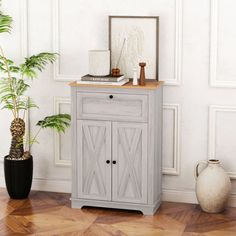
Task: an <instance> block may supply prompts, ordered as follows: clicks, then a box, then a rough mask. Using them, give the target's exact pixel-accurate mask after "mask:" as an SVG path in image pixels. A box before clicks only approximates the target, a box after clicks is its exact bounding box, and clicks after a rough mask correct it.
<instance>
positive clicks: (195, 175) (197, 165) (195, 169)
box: [194, 161, 207, 179]
mask: <svg viewBox="0 0 236 236" xmlns="http://www.w3.org/2000/svg"><path fill="white" fill-rule="evenodd" d="M201 164H205V165H207V161H199V162H197V164H196V165H195V168H194V177H195V179H197V178H198V176H199V174H200V173H199V170H198V167H199V166H200V165H201Z"/></svg>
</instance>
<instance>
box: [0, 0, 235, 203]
mask: <svg viewBox="0 0 236 236" xmlns="http://www.w3.org/2000/svg"><path fill="white" fill-rule="evenodd" d="M3 9H4V11H5V12H7V13H8V14H10V15H12V16H13V17H14V20H15V22H14V29H13V32H12V35H10V36H9V35H5V36H1V38H0V44H1V45H2V46H3V47H4V49H5V50H6V52H7V54H8V55H9V57H12V58H13V59H16V60H17V61H20V58H21V57H22V56H25V55H27V54H28V55H31V54H33V53H38V52H40V51H57V52H59V53H60V55H61V56H60V60H59V61H58V63H57V64H56V65H55V66H54V68H53V67H49V68H48V69H47V70H46V71H44V72H43V73H42V74H41V75H40V76H39V78H38V79H37V80H35V81H34V83H33V84H32V90H31V92H30V95H31V96H32V97H33V99H34V100H35V101H36V102H37V103H38V105H39V106H40V110H33V111H31V112H30V124H31V132H32V133H33V132H34V131H35V126H34V124H35V123H36V122H37V120H38V119H40V118H41V117H44V116H45V115H49V114H52V113H56V112H58V111H60V112H68V111H69V109H70V106H69V102H70V100H69V96H70V90H69V86H68V81H71V80H74V79H75V78H78V77H80V75H83V74H85V73H86V72H87V71H88V63H87V59H88V58H87V51H88V50H89V49H96V48H97V49H98V48H99V49H101V48H107V45H108V15H154V16H156V15H159V16H160V78H161V80H165V81H166V84H165V88H164V105H163V108H164V137H163V141H164V142H163V158H164V159H163V164H164V166H163V173H164V179H163V193H164V194H163V195H164V199H165V200H179V201H186V202H195V201H196V199H195V195H194V185H195V180H194V177H193V169H194V165H195V163H196V162H197V160H203V159H207V158H208V157H211V158H214V157H216V158H219V159H220V160H221V161H222V164H223V166H224V167H225V169H226V170H227V171H228V172H229V173H230V175H231V177H232V181H233V193H235V194H236V182H234V180H233V178H235V177H236V164H235V155H236V146H235V140H236V124H235V123H236V122H235V120H236V93H235V88H236V66H235V61H236V60H235V59H236V58H235V57H236V56H235V55H236V44H235V42H236V29H235V27H233V22H235V20H236V14H235V12H236V11H235V10H236V1H234V0H147V1H146V2H143V1H141V0H126V1H115V0H100V1H97V0H70V1H68V0H67V1H66V0H40V1H39V0H37V1H36V0H28V1H27V0H3ZM0 114H1V115H0V140H1V144H0V154H1V156H4V154H6V152H7V147H6V145H7V142H9V140H7V139H8V138H9V136H8V129H7V128H6V127H7V124H9V117H8V115H7V114H6V113H4V112H2V111H1V113H0ZM69 136H70V131H69V130H68V132H67V133H66V134H65V135H62V136H58V135H54V134H53V132H51V131H44V132H43V133H42V134H41V136H40V140H39V141H40V145H35V146H34V147H33V149H32V153H33V155H34V185H33V188H34V189H41V190H52V191H70V178H71V175H70V167H69V165H70V141H69ZM6 137H7V139H6ZM2 140H4V141H2ZM0 170H1V174H3V173H2V169H0ZM1 176H3V175H1ZM1 183H2V185H4V182H3V181H1ZM234 199H235V198H234V197H233V198H232V202H231V203H232V204H234V203H235V201H234Z"/></svg>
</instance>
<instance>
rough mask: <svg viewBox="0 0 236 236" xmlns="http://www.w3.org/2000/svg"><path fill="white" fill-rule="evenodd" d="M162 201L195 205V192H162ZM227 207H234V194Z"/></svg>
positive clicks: (235, 205)
mask: <svg viewBox="0 0 236 236" xmlns="http://www.w3.org/2000/svg"><path fill="white" fill-rule="evenodd" d="M162 201H168V202H183V203H193V204H197V203H198V202H197V198H196V194H195V191H187V190H169V189H163V190H162ZM228 206H230V207H236V194H231V196H230V198H229V201H228Z"/></svg>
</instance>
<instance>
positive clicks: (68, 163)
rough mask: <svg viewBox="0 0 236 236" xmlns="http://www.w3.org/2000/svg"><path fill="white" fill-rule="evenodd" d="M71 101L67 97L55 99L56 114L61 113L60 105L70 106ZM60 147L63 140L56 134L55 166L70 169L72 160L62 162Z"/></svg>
mask: <svg viewBox="0 0 236 236" xmlns="http://www.w3.org/2000/svg"><path fill="white" fill-rule="evenodd" d="M70 103H71V100H70V98H66V97H55V98H54V114H59V113H60V105H61V104H68V105H70ZM60 145H61V138H60V134H58V133H57V132H54V164H55V165H56V166H63V167H70V166H71V161H70V160H62V159H61V158H60V156H61V153H60Z"/></svg>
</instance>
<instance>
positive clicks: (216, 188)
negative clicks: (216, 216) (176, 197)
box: [195, 159, 231, 213]
mask: <svg viewBox="0 0 236 236" xmlns="http://www.w3.org/2000/svg"><path fill="white" fill-rule="evenodd" d="M200 164H205V165H206V168H205V169H204V170H203V171H202V172H201V173H199V170H198V168H199V166H200ZM195 178H196V195H197V199H198V202H199V204H200V206H201V208H202V210H203V211H205V212H208V213H218V212H221V211H223V210H224V209H225V207H226V204H227V201H228V198H229V195H230V190H231V182H230V178H229V176H228V174H227V173H226V172H225V171H224V169H223V168H222V167H221V165H220V162H219V160H216V159H210V160H208V161H200V162H198V163H197V165H196V167H195Z"/></svg>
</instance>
